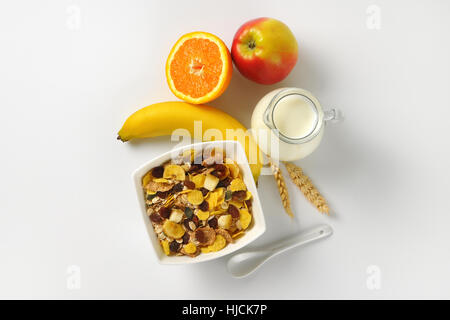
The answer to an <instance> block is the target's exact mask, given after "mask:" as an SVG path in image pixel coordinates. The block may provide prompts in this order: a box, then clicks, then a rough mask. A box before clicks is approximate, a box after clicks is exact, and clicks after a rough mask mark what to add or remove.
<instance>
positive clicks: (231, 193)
mask: <svg viewBox="0 0 450 320" xmlns="http://www.w3.org/2000/svg"><path fill="white" fill-rule="evenodd" d="M232 195H233V192H232V191H231V190H227V192H225V201H228V200H230V199H231V196H232Z"/></svg>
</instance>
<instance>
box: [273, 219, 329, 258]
mask: <svg viewBox="0 0 450 320" xmlns="http://www.w3.org/2000/svg"><path fill="white" fill-rule="evenodd" d="M331 234H333V229H332V228H331V227H330V226H329V225H326V224H324V225H320V226H317V227H314V228H312V229H309V230H307V231H304V232H302V233H300V234H298V235H296V236H293V237H290V238H288V239H285V240H281V241H280V242H278V243H276V244H275V245H273V246H271V247H269V248H267V249H268V251H271V252H272V256H275V255H277V254H279V253H282V252H285V251H287V250H289V249H292V248H295V247H297V246H300V245H303V244H306V243H308V242H311V241H314V240H318V239H322V238H325V237H328V236H330V235H331Z"/></svg>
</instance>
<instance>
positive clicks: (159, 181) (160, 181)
mask: <svg viewBox="0 0 450 320" xmlns="http://www.w3.org/2000/svg"><path fill="white" fill-rule="evenodd" d="M153 182H158V183H169V180H167V179H166V178H158V179H153Z"/></svg>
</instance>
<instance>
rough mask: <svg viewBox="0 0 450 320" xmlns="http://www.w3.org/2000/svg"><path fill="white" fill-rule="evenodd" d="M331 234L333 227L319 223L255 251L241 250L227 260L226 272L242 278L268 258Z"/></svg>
mask: <svg viewBox="0 0 450 320" xmlns="http://www.w3.org/2000/svg"><path fill="white" fill-rule="evenodd" d="M332 234H333V229H332V228H331V227H330V226H328V225H320V226H317V227H315V228H312V229H310V230H308V231H304V232H302V233H300V234H298V235H296V236H293V237H290V238H288V239H285V240H281V241H280V242H277V243H276V244H274V245H271V246H269V247H266V248H262V249H259V250H257V251H248V252H241V253H238V254H236V255H234V256H233V257H231V258H230V260H228V263H227V268H228V272H229V273H230V274H231V275H232V276H233V277H236V278H243V277H246V276H248V275H249V274H251V273H252V272H254V271H255V270H256V269H258V268H259V267H260V266H261V265H262V264H263V263H264V262H266V261H267V260H269V259H270V258H272V257H274V256H276V255H278V254H280V253H282V252H285V251H287V250H289V249H292V248H295V247H298V246H301V245H303V244H306V243H309V242H311V241H314V240H318V239H322V238H325V237H328V236H330V235H332Z"/></svg>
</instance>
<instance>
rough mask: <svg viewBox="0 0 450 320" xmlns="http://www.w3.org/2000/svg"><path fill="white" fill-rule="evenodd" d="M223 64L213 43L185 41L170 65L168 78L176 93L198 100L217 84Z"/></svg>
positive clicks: (201, 40)
mask: <svg viewBox="0 0 450 320" xmlns="http://www.w3.org/2000/svg"><path fill="white" fill-rule="evenodd" d="M222 68H223V63H222V59H221V57H220V50H219V47H218V46H217V44H215V43H214V42H213V41H210V40H208V39H203V38H193V39H189V40H186V41H185V42H184V43H183V44H182V45H181V46H180V48H178V50H177V52H176V53H175V55H174V57H173V60H172V61H171V63H170V77H171V78H172V81H173V83H174V85H175V88H176V90H177V91H179V92H182V93H183V94H185V95H188V96H191V97H192V98H200V97H203V96H205V95H207V94H208V93H210V92H211V91H213V90H214V88H215V87H216V86H217V84H218V83H219V79H220V75H221V73H222Z"/></svg>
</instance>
